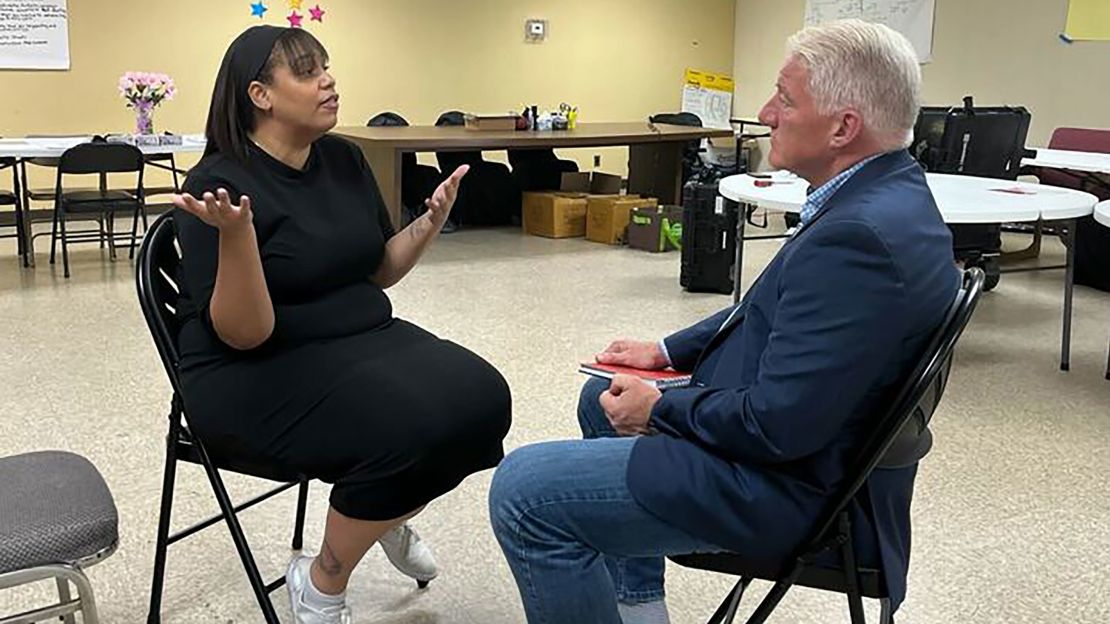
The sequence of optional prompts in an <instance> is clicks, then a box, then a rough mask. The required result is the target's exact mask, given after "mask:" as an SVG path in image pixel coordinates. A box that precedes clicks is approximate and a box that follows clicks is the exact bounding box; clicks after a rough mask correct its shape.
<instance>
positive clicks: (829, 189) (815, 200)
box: [799, 154, 882, 226]
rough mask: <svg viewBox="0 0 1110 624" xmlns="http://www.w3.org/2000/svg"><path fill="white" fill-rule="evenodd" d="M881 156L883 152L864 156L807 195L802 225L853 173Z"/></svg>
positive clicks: (803, 206) (806, 222) (811, 217)
mask: <svg viewBox="0 0 1110 624" xmlns="http://www.w3.org/2000/svg"><path fill="white" fill-rule="evenodd" d="M879 156H882V154H875V155H874V156H869V157H867V158H864V159H863V160H861V161H859V162H858V163H856V164H854V165H852V166H851V167H848V168H847V169H845V170H844V171H841V172H840V173H838V174H836V175H835V176H833V178H832V179H831V180H829V181H828V182H825V183H824V184H822V185H821V186H819V187H817V188H816V189H814V190H813V191H811V192H810V193H809V194H808V195H807V196H806V201H805V203H804V204H802V212H801V215H799V216H800V217H801V219H802V225H803V226H804V225H806V224H808V223H809V222H810V221H811V220H812V219H813V216H814V215H816V214H817V211H819V210H821V207H822V206H824V205H825V204H826V203H827V202H828V201H829V198H830V197H832V196H833V193H836V192H837V191H838V190H839V189H840V187H842V186H844V183H845V182H847V181H848V178H851V177H852V176H853V175H855V173H856V172H857V171H859V170H860V169H863V166H864V165H866V164H867V163H869V162H871V161H872V160H875V159H876V158H878V157H879Z"/></svg>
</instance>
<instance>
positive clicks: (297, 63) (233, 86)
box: [204, 28, 328, 163]
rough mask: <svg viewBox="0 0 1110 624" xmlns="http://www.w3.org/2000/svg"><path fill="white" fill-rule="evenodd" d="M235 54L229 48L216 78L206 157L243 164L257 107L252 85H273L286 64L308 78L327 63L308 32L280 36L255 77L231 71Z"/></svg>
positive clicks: (325, 54)
mask: <svg viewBox="0 0 1110 624" xmlns="http://www.w3.org/2000/svg"><path fill="white" fill-rule="evenodd" d="M233 59H234V54H233V53H232V50H231V49H228V52H227V54H225V55H224V60H223V63H221V64H220V72H219V73H218V74H217V75H216V87H215V88H214V89H213V90H212V103H211V105H210V106H209V107H208V123H207V124H206V125H205V130H204V135H205V138H206V139H207V141H208V145H207V146H206V147H205V149H204V155H205V156H208V155H210V154H216V153H219V154H223V155H225V156H228V157H230V158H232V159H234V160H237V161H239V162H241V163H245V162H246V161H247V157H248V154H249V151H248V146H249V145H250V138H249V136H248V135H249V133H250V132H251V131H252V130H254V125H255V117H254V116H255V107H254V103H253V102H252V101H251V98H250V96H249V95H248V94H247V88H248V87H249V86H250V83H251V82H253V81H255V80H257V81H258V82H261V83H262V84H266V85H269V84H272V83H273V79H274V69H275V68H277V67H278V66H279V65H283V64H284V65H286V66H288V67H289V69H290V70H291V71H292V72H293V74H294V75H296V76H306V75H309V74H311V73H312V72H314V71H316V69H317V68H319V67H323V66H325V65H327V63H328V52H327V50H325V49H324V46H323V45H322V44H321V43H320V42H319V41H318V40H317V39H316V37H313V36H312V33H309V32H308V31H306V30H302V29H300V28H287V29H285V32H283V33H281V34H280V35H278V37H277V40H276V41H275V42H274V47H273V49H272V50H270V56H269V58H268V59H267V60H266V63H265V65H263V66H262V69H261V71H259V72H258V76H256V77H253V78H251V77H239V76H236V75H235V72H234V71H233V70H232V65H233Z"/></svg>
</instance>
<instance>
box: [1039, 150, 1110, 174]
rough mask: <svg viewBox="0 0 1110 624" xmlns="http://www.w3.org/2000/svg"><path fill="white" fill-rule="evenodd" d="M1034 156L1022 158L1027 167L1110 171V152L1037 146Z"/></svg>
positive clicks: (1088, 171) (1096, 171)
mask: <svg viewBox="0 0 1110 624" xmlns="http://www.w3.org/2000/svg"><path fill="white" fill-rule="evenodd" d="M1036 150H1037V155H1036V156H1035V157H1033V158H1023V159H1021V164H1022V166H1025V167H1047V168H1049V169H1068V170H1071V171H1083V172H1086V173H1110V154H1103V153H1101V152H1076V151H1072V150H1059V149H1049V148H1047V147H1038V148H1036Z"/></svg>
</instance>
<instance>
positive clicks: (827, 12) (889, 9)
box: [806, 0, 936, 63]
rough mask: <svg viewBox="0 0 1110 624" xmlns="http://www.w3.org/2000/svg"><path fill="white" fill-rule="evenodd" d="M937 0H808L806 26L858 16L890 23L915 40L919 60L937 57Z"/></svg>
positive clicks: (869, 20) (913, 41) (912, 41)
mask: <svg viewBox="0 0 1110 624" xmlns="http://www.w3.org/2000/svg"><path fill="white" fill-rule="evenodd" d="M935 8H936V0H806V26H813V25H815V24H822V23H824V22H831V21H833V20H838V19H848V18H852V17H856V18H859V19H862V20H865V21H868V22H877V23H879V24H885V25H887V26H890V27H891V28H893V29H894V30H897V31H898V32H900V33H902V34H903V35H905V36H906V38H907V39H909V40H910V43H911V44H913V49H914V50H915V51H916V52H917V60H918V61H920V62H922V63H928V62H929V61H930V60H932V57H933V15H934V9H935Z"/></svg>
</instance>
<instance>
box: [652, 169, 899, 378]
mask: <svg viewBox="0 0 1110 624" xmlns="http://www.w3.org/2000/svg"><path fill="white" fill-rule="evenodd" d="M879 156H882V154H875V155H874V156H868V157H867V158H864V159H863V160H861V161H859V162H858V163H856V164H854V165H852V166H851V167H848V168H847V169H845V170H844V171H841V172H840V173H838V174H837V175H835V176H834V177H833V178H832V179H831V180H829V181H828V182H825V183H824V184H822V185H821V186H819V187H817V188H816V189H815V190H813V191H810V192H809V194H808V195H806V201H805V203H804V204H802V211H801V215H800V217H801V220H802V227H805V225H806V224H807V223H809V222H810V221H811V220H812V219H813V216H814V215H816V214H817V212H818V211H819V210H821V208H822V207H823V206H824V205H825V204H826V203H828V201H829V198H830V197H832V196H833V193H836V192H837V191H838V190H840V187H842V186H844V183H845V182H847V181H848V179H849V178H851V177H852V176H853V175H855V173H856V172H857V171H859V170H860V169H863V166H864V165H866V164H867V163H869V162H871V161H872V160H875V159H876V158H878V157H879ZM739 309H740V306H739V305H737V306H736V307H735V309H733V311H732V314H730V315H729V316H728V318H727V319H725V322H724V323H723V324H722V325H721V328H722V329H723V328H724V327H725V326H726V325H728V324H729V321H731V320H732V317H733V315H735V314H736V311H737V310H739ZM659 350H660V351H662V352H663V357H664V358H666V360H667V363H668V364H671V363H672V362H671V354H670V353H668V352H667V343H666V342H665V341H663V340H660V341H659Z"/></svg>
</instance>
